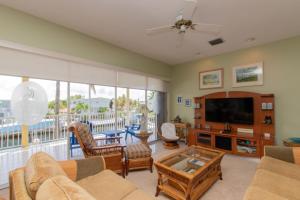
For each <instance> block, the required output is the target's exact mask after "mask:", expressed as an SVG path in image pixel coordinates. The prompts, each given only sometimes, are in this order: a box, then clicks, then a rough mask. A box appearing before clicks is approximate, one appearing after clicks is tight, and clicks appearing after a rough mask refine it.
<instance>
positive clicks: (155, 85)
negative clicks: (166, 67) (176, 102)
mask: <svg viewBox="0 0 300 200" xmlns="http://www.w3.org/2000/svg"><path fill="white" fill-rule="evenodd" d="M148 90H154V91H159V92H167V83H166V82H165V81H163V80H160V79H157V78H151V77H149V78H148Z"/></svg>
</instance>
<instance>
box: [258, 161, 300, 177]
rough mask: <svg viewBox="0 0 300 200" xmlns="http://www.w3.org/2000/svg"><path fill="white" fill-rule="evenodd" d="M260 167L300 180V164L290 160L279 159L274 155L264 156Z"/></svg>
mask: <svg viewBox="0 0 300 200" xmlns="http://www.w3.org/2000/svg"><path fill="white" fill-rule="evenodd" d="M257 168H258V169H264V170H267V171H270V172H274V173H276V174H280V175H283V176H286V177H289V178H293V179H297V180H298V181H300V166H299V165H295V164H292V163H289V162H285V161H282V160H278V159H275V158H272V157H268V156H265V157H263V158H262V160H261V162H260V164H259V165H258V167H257Z"/></svg>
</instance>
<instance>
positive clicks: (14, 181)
mask: <svg viewBox="0 0 300 200" xmlns="http://www.w3.org/2000/svg"><path fill="white" fill-rule="evenodd" d="M9 188H10V191H13V192H10V199H22V200H31V199H32V198H31V197H30V196H29V194H28V192H27V189H26V184H25V180H24V169H23V168H19V169H15V170H13V171H11V172H10V173H9Z"/></svg>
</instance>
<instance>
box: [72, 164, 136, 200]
mask: <svg viewBox="0 0 300 200" xmlns="http://www.w3.org/2000/svg"><path fill="white" fill-rule="evenodd" d="M77 183H78V184H79V185H80V186H81V187H83V188H84V189H86V190H87V191H88V192H89V193H90V194H91V195H93V196H94V197H95V198H96V199H101V200H115V199H118V200H119V199H122V198H123V197H125V196H127V195H129V194H130V193H131V192H133V191H134V190H136V189H137V187H136V186H135V185H133V184H132V183H131V182H129V181H127V180H125V179H123V178H122V177H120V176H119V175H117V174H115V173H114V172H112V171H110V170H104V171H102V172H100V173H98V174H96V175H94V176H89V177H87V178H84V179H81V180H80V181H77Z"/></svg>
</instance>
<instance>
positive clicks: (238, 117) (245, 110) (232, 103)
mask: <svg viewBox="0 0 300 200" xmlns="http://www.w3.org/2000/svg"><path fill="white" fill-rule="evenodd" d="M253 116H254V114H253V98H251V97H250V98H248V97H247V98H224V99H206V100H205V118H206V121H209V122H221V123H233V124H253V118H254V117H253Z"/></svg>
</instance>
